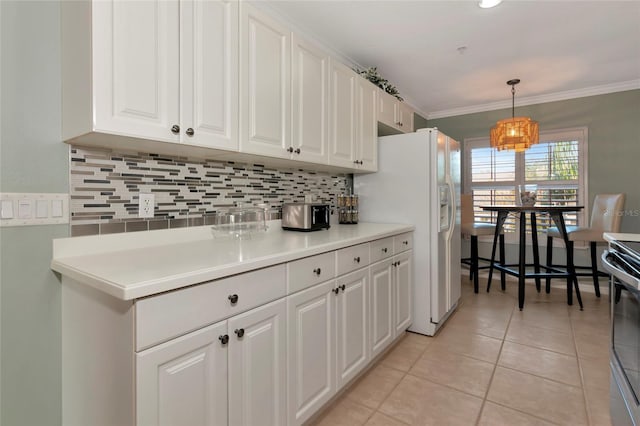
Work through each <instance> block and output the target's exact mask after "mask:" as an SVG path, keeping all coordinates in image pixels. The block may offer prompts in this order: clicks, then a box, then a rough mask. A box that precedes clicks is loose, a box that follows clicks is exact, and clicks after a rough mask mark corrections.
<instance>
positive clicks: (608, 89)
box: [427, 79, 640, 120]
mask: <svg viewBox="0 0 640 426" xmlns="http://www.w3.org/2000/svg"><path fill="white" fill-rule="evenodd" d="M635 89H640V79H639V80H630V81H624V82H621V83H613V84H605V85H602V86H593V87H587V88H584V89H576V90H567V91H565V92H557V93H551V94H548V95H540V96H529V97H526V98H519V99H518V100H517V101H516V106H524V105H535V104H543V103H547V102H556V101H564V100H567V99H575V98H584V97H587V96H595V95H605V94H607V93H615V92H624V91H627V90H635ZM505 108H511V100H505V101H500V102H492V103H488V104H481V105H474V106H469V107H462V108H452V109H447V110H442V111H434V112H432V113H430V114H427V119H428V120H433V119H436V118H444V117H453V116H456V115H465V114H473V113H476V112H486V111H495V110H497V109H505Z"/></svg>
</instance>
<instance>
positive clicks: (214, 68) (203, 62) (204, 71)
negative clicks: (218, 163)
mask: <svg viewBox="0 0 640 426" xmlns="http://www.w3.org/2000/svg"><path fill="white" fill-rule="evenodd" d="M180 29H181V37H180V98H181V103H180V105H181V119H180V123H181V126H180V127H181V135H182V136H181V138H182V139H184V140H186V142H188V143H191V144H195V145H201V146H211V147H216V148H225V149H229V150H237V149H238V3H237V2H236V1H211V0H195V1H194V0H182V1H181V2H180Z"/></svg>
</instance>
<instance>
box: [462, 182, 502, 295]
mask: <svg viewBox="0 0 640 426" xmlns="http://www.w3.org/2000/svg"><path fill="white" fill-rule="evenodd" d="M460 213H461V216H460V219H461V220H460V223H461V227H462V234H465V235H469V236H470V238H471V253H470V257H465V258H462V259H460V261H461V262H462V263H464V264H465V265H469V279H473V291H474V292H475V293H477V292H478V271H479V270H480V269H487V268H489V267H490V266H491V265H486V266H480V261H483V262H491V259H488V258H486V257H480V256H479V255H478V237H481V236H485V235H486V236H493V235H494V234H495V232H496V225H494V224H492V223H486V222H476V221H475V217H474V214H473V195H472V194H461V195H460ZM500 259H501V260H504V234H502V233H501V234H500ZM503 282H504V281H503Z"/></svg>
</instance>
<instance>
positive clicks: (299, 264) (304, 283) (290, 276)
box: [287, 251, 336, 294]
mask: <svg viewBox="0 0 640 426" xmlns="http://www.w3.org/2000/svg"><path fill="white" fill-rule="evenodd" d="M335 276H336V255H335V252H333V251H331V252H328V253H322V254H318V255H316V256H310V257H305V258H304V259H300V260H295V261H293V262H289V263H287V294H291V293H295V292H296V291H300V290H303V289H305V288H308V287H311V286H313V285H316V284H320V283H321V282H323V281H326V280H330V279H331V278H334V277H335Z"/></svg>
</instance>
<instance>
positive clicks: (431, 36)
mask: <svg viewBox="0 0 640 426" xmlns="http://www.w3.org/2000/svg"><path fill="white" fill-rule="evenodd" d="M269 4H270V7H271V8H272V9H274V10H276V12H278V13H279V14H281V15H283V16H284V17H285V18H286V19H287V20H288V21H291V22H293V23H294V25H295V26H296V27H298V28H300V29H302V30H303V31H304V32H305V33H306V34H308V35H310V36H312V37H313V38H315V39H317V40H319V41H322V42H323V44H325V45H326V46H330V47H331V48H332V49H334V50H335V51H337V52H338V53H339V54H341V55H344V56H345V57H347V58H350V59H351V60H352V61H354V62H355V63H357V64H359V65H360V66H362V67H369V66H377V67H378V71H379V72H380V74H381V75H382V76H383V77H384V78H386V79H388V80H389V82H390V83H391V84H394V85H395V86H396V87H397V88H398V90H399V91H400V95H401V96H403V97H404V98H405V100H406V101H407V102H408V103H409V104H411V105H413V106H414V107H416V108H417V109H418V110H419V111H421V112H422V113H424V114H427V115H428V116H429V117H432V118H436V117H444V116H451V115H459V114H463V113H470V112H476V111H484V110H492V109H498V108H504V107H509V106H511V92H510V87H509V86H508V85H507V84H506V81H507V80H509V79H512V78H520V79H521V80H522V82H521V83H520V84H519V85H518V86H516V106H517V105H525V104H533V103H540V102H547V101H551V100H560V99H567V98H575V97H580V96H587V95H592V94H599V93H609V92H615V91H621V90H628V89H634V88H640V1H638V0H631V1H610V0H601V1H559V0H555V1H540V0H539V1H518V0H504V1H503V3H502V4H500V5H499V6H497V7H495V8H493V9H481V8H480V7H478V5H477V1H402V0H396V1H328V0H324V1H311V0H296V1H270V2H269ZM463 46H464V47H465V48H466V49H463V50H464V51H463V52H462V53H461V52H460V51H459V48H461V47H463Z"/></svg>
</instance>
